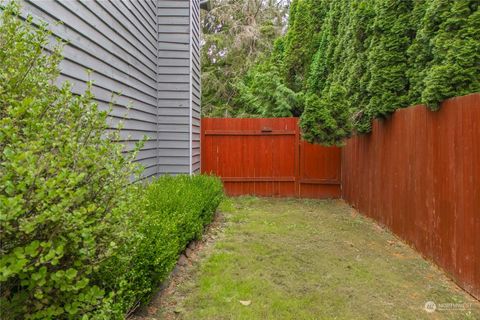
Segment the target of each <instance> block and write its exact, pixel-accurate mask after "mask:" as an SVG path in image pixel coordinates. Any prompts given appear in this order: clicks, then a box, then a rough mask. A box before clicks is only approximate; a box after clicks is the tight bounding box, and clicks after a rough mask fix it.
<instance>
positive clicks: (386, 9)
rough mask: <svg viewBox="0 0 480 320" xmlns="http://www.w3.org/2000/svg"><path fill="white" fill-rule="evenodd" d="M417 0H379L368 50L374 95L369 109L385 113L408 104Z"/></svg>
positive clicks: (379, 114) (378, 114) (370, 88)
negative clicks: (408, 69) (408, 57)
mask: <svg viewBox="0 0 480 320" xmlns="http://www.w3.org/2000/svg"><path fill="white" fill-rule="evenodd" d="M412 9H413V0H381V1H380V0H377V1H376V2H375V18H374V21H373V30H372V31H373V35H372V40H371V47H370V48H369V54H368V68H369V69H370V82H369V84H368V87H367V90H368V93H369V94H370V95H371V97H370V101H369V103H368V105H367V107H366V113H367V114H368V115H370V116H371V117H375V118H377V117H385V116H387V115H389V114H390V113H391V112H393V111H394V110H395V109H397V108H401V107H407V106H408V85H409V84H408V78H407V74H406V70H407V66H408V60H407V49H408V47H409V45H410V43H411V40H412V37H413V32H412V26H411V13H412Z"/></svg>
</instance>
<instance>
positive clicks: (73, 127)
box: [0, 3, 223, 319]
mask: <svg viewBox="0 0 480 320" xmlns="http://www.w3.org/2000/svg"><path fill="white" fill-rule="evenodd" d="M18 14H19V8H18V6H16V5H15V4H13V3H12V4H9V5H7V6H6V7H5V8H3V12H2V14H1V18H0V19H1V21H0V221H1V229H0V237H1V240H2V245H1V248H0V253H1V257H0V285H1V293H0V305H1V318H2V319H123V318H124V317H125V314H126V313H127V312H128V311H130V310H132V309H133V308H134V307H135V306H136V305H137V304H138V303H141V302H145V301H146V300H147V299H148V298H149V296H150V294H151V292H152V290H153V289H154V288H155V287H156V286H157V285H158V283H159V282H160V281H162V280H164V279H165V278H166V277H167V275H168V273H169V272H170V271H171V269H172V268H173V266H174V264H175V261H176V259H177V258H178V255H179V253H180V252H181V251H182V250H183V249H184V248H185V246H186V245H187V243H188V242H189V241H191V240H192V239H194V238H198V237H200V235H201V233H202V231H203V227H204V226H205V225H206V224H207V223H209V222H210V221H211V220H212V217H213V214H214V212H215V210H216V208H217V206H218V203H219V202H220V200H221V199H222V195H223V192H222V184H221V182H220V181H219V180H218V179H217V178H214V177H206V176H195V177H184V176H179V177H163V178H160V179H158V180H156V181H154V182H153V183H152V184H150V185H147V186H145V188H143V187H142V185H141V184H139V183H131V180H130V179H131V177H132V176H135V175H136V174H138V173H139V172H140V170H139V168H137V166H135V165H134V163H133V159H134V157H135V155H136V153H135V152H132V153H131V154H129V155H125V154H124V153H122V149H123V148H122V146H121V145H120V144H117V143H114V142H113V141H116V140H118V132H116V131H113V132H111V133H110V134H107V133H106V129H107V124H106V120H107V116H108V115H107V112H100V111H98V110H97V105H96V103H95V102H94V100H93V95H92V93H91V91H90V87H91V84H90V85H89V87H88V88H89V89H88V90H87V91H86V92H85V94H83V95H80V96H76V95H73V94H72V93H71V90H70V85H69V84H68V83H66V84H64V85H62V86H61V87H57V86H56V85H55V81H56V79H57V77H58V75H59V70H58V64H59V62H60V60H61V58H62V57H61V46H56V47H54V48H50V50H49V51H50V52H49V53H48V54H46V53H44V48H46V47H51V46H50V44H49V36H50V34H49V32H48V31H47V30H46V26H40V27H38V28H37V27H34V26H32V22H31V18H28V19H27V21H26V22H22V21H21V20H20V19H19V17H18ZM138 147H140V146H138ZM138 147H137V150H138Z"/></svg>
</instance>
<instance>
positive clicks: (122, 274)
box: [99, 175, 223, 315]
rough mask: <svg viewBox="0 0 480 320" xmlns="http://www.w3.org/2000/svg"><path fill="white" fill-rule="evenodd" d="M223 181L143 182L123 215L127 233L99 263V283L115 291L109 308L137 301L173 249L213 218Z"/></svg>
mask: <svg viewBox="0 0 480 320" xmlns="http://www.w3.org/2000/svg"><path fill="white" fill-rule="evenodd" d="M222 198H223V185H222V183H221V181H220V180H219V179H218V178H215V177H210V176H201V175H198V176H182V175H181V176H175V177H172V176H164V177H161V178H159V179H157V180H155V181H153V182H152V183H151V184H150V185H148V186H147V187H146V189H145V191H144V195H142V201H141V204H140V206H141V208H139V213H138V214H137V215H136V216H132V217H131V220H130V221H129V223H128V224H129V225H130V226H129V228H130V230H134V231H133V232H131V237H130V238H129V241H127V242H125V243H123V245H122V246H121V247H120V248H119V250H118V251H117V252H116V254H115V255H114V256H113V257H112V258H110V259H109V261H107V263H105V264H104V265H103V266H102V270H101V273H100V275H99V277H100V281H101V282H102V283H103V284H104V286H111V287H112V290H113V291H115V292H116V297H115V299H114V301H113V304H112V314H117V315H123V313H125V312H128V311H131V310H132V309H133V308H135V307H136V306H138V305H139V304H141V303H144V302H147V301H148V299H149V298H150V296H151V293H152V292H153V290H154V289H155V288H157V286H158V285H159V283H160V282H162V281H164V280H165V279H166V278H167V277H168V275H169V273H170V272H171V271H172V269H173V267H174V266H175V263H176V261H177V259H178V256H179V254H180V253H181V252H182V251H183V250H184V249H185V247H186V246H187V244H188V243H189V242H190V241H192V240H193V239H198V238H199V237H200V236H201V235H202V232H203V229H204V227H205V226H206V225H207V224H208V223H210V222H211V221H212V219H213V216H214V213H215V211H216V209H217V207H218V205H219V203H220V201H221V200H222Z"/></svg>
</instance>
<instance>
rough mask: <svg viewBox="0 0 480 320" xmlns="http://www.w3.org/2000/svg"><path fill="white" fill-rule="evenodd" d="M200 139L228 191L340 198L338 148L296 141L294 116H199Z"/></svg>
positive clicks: (207, 168)
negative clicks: (200, 117)
mask: <svg viewBox="0 0 480 320" xmlns="http://www.w3.org/2000/svg"><path fill="white" fill-rule="evenodd" d="M201 143H202V147H201V150H202V172H203V173H212V174H215V175H217V176H219V177H221V178H222V180H223V182H224V184H225V190H226V192H227V194H228V195H232V196H238V195H257V196H276V197H305V198H338V197H340V193H341V190H340V188H341V187H340V178H341V151H340V148H336V147H322V146H318V145H313V144H310V143H307V142H304V141H301V139H300V130H299V127H298V118H267V119H265V118H261V119H232V118H204V119H202V141H201Z"/></svg>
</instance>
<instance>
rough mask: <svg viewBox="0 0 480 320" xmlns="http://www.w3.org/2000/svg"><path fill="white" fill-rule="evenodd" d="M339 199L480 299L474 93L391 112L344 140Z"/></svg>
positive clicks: (478, 129) (479, 129) (478, 133)
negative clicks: (369, 130) (430, 107)
mask: <svg viewBox="0 0 480 320" xmlns="http://www.w3.org/2000/svg"><path fill="white" fill-rule="evenodd" d="M342 197H343V198H344V199H345V200H346V201H347V202H348V203H350V204H351V205H353V206H354V207H355V208H357V209H358V210H359V211H360V212H362V213H364V214H366V215H367V216H369V217H371V218H373V219H375V220H377V221H378V222H380V223H382V224H384V225H385V226H387V227H389V228H390V229H391V230H392V231H393V232H394V233H396V234H397V235H399V236H400V237H401V238H403V239H404V240H406V241H407V242H408V243H409V244H411V245H412V246H413V247H415V248H416V249H417V250H418V251H420V252H421V253H422V254H423V255H424V256H425V257H427V258H429V259H431V260H433V261H434V262H436V263H437V264H438V265H439V266H441V267H442V268H443V269H444V270H446V271H447V273H449V274H450V275H451V276H452V278H453V279H454V280H456V282H457V283H458V284H459V285H460V286H462V287H463V288H464V289H465V290H466V291H468V292H470V293H471V294H472V295H473V296H475V297H476V298H479V299H480V94H472V95H468V96H464V97H458V98H453V99H449V100H447V101H445V102H444V103H443V104H442V106H441V108H440V110H439V111H438V112H432V111H429V110H427V109H426V108H425V107H423V106H414V107H410V108H406V109H401V110H397V111H396V112H395V113H394V114H393V116H392V117H391V118H390V119H388V120H383V121H378V120H377V121H375V122H374V124H373V130H372V133H371V134H368V135H359V136H356V137H353V138H352V139H350V140H348V142H347V144H346V146H345V147H344V148H343V152H342Z"/></svg>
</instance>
